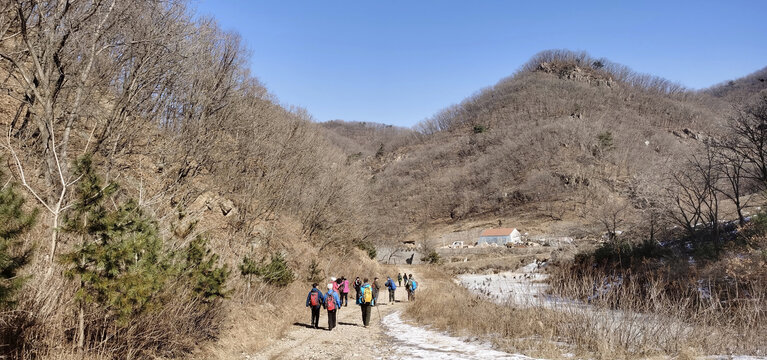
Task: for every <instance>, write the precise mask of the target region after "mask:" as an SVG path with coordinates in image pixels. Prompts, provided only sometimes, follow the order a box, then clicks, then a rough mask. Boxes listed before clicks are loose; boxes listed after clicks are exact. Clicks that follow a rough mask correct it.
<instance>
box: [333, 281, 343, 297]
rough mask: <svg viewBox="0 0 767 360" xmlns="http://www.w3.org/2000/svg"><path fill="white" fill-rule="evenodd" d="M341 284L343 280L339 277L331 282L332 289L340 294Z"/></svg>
mask: <svg viewBox="0 0 767 360" xmlns="http://www.w3.org/2000/svg"><path fill="white" fill-rule="evenodd" d="M342 286H343V280H341V278H338V279H336V280H335V281H334V282H333V290H335V291H336V292H337V293H338V294H339V295H340V294H341V287H342Z"/></svg>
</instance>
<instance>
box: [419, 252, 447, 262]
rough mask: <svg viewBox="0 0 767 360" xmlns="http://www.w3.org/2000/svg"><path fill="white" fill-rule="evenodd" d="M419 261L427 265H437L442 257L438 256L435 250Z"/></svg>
mask: <svg viewBox="0 0 767 360" xmlns="http://www.w3.org/2000/svg"><path fill="white" fill-rule="evenodd" d="M421 261H423V262H425V263H428V264H439V263H441V262H442V257H441V256H439V253H437V250H431V251H429V253H428V254H427V255H426V256H424V257H422V258H421Z"/></svg>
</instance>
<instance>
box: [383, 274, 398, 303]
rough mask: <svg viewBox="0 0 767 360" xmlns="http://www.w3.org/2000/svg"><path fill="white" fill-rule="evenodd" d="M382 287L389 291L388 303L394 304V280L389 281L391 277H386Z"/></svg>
mask: <svg viewBox="0 0 767 360" xmlns="http://www.w3.org/2000/svg"><path fill="white" fill-rule="evenodd" d="M384 286H386V288H387V289H389V302H391V303H393V302H394V290H397V284H395V283H394V280H392V279H391V277H388V276H387V277H386V282H385V283H384Z"/></svg>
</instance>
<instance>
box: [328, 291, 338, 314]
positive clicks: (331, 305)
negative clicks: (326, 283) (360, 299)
mask: <svg viewBox="0 0 767 360" xmlns="http://www.w3.org/2000/svg"><path fill="white" fill-rule="evenodd" d="M327 302H328V311H332V310H335V309H336V298H335V297H334V296H333V294H329V295H328V300H327Z"/></svg>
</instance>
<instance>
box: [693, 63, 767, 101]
mask: <svg viewBox="0 0 767 360" xmlns="http://www.w3.org/2000/svg"><path fill="white" fill-rule="evenodd" d="M764 89H767V67H765V68H762V69H761V70H757V71H755V72H753V73H751V74H749V75H746V76H744V77H742V78H740V79H735V80H730V81H725V82H723V83H721V84H717V85H714V86H712V87H710V88H708V89H706V90H704V91H703V92H704V93H706V94H710V95H711V96H714V97H717V98H722V99H724V100H726V101H729V102H742V101H745V100H747V99H748V98H750V97H752V96H753V95H754V94H757V93H759V92H760V91H762V90H764Z"/></svg>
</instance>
